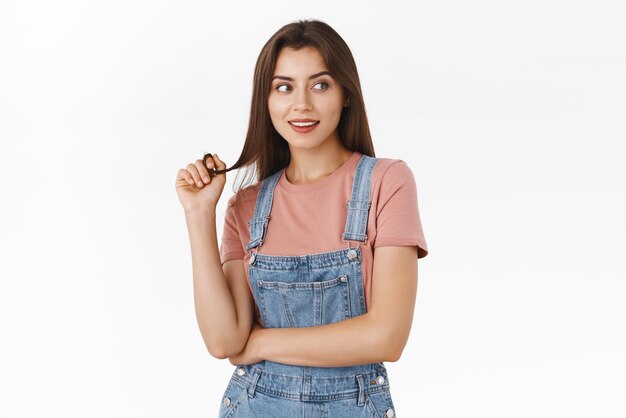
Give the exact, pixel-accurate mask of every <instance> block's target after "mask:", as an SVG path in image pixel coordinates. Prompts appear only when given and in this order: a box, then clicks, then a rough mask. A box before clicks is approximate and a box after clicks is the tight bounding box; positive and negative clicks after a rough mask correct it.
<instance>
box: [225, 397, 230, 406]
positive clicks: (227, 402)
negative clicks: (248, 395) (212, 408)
mask: <svg viewBox="0 0 626 418" xmlns="http://www.w3.org/2000/svg"><path fill="white" fill-rule="evenodd" d="M224 406H230V399H229V398H224Z"/></svg>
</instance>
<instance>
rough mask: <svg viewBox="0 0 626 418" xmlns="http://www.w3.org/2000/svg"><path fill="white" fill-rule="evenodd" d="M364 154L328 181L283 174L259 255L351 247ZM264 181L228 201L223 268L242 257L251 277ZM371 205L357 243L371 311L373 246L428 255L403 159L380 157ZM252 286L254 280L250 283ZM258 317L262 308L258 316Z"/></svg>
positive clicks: (355, 155) (356, 154) (413, 188)
mask: <svg viewBox="0 0 626 418" xmlns="http://www.w3.org/2000/svg"><path fill="white" fill-rule="evenodd" d="M361 155H362V154H361V153H360V152H358V151H355V152H353V154H352V156H351V157H350V158H349V159H348V160H347V161H345V162H344V163H343V164H342V165H341V166H340V167H339V168H337V169H336V170H335V171H333V172H332V173H331V174H329V175H328V176H326V177H323V178H321V179H319V180H316V181H314V182H311V183H307V184H292V183H290V182H289V181H288V180H287V178H286V177H285V172H284V171H283V173H282V175H281V177H280V179H279V180H278V184H277V185H276V188H275V190H274V201H273V203H272V209H271V212H270V220H269V223H268V225H267V231H266V233H265V239H264V241H263V244H262V245H261V246H259V247H257V248H258V253H259V254H266V255H288V256H294V255H296V256H299V255H305V254H316V253H321V252H329V251H336V250H341V249H344V248H347V246H348V243H347V242H345V241H343V240H342V239H341V234H342V233H343V232H344V229H345V226H346V219H347V215H348V208H347V206H346V202H347V201H348V200H349V199H350V196H351V193H352V181H353V179H354V173H355V170H356V166H357V164H358V162H359V159H360V158H361ZM259 188H260V183H258V182H257V183H256V184H254V185H252V186H249V187H247V188H245V189H242V190H239V191H238V192H237V193H236V194H234V195H233V196H232V197H231V198H230V199H229V200H228V203H227V206H226V214H225V219H224V232H223V234H222V242H221V245H220V257H221V261H222V264H224V263H225V262H226V261H228V260H232V259H243V260H244V266H245V271H246V277H248V265H249V264H248V259H249V257H250V255H249V254H247V253H246V251H245V246H246V244H247V243H248V242H249V241H250V231H249V229H248V221H249V220H250V219H251V218H252V215H253V213H254V207H255V204H256V198H257V195H258V193H259ZM370 198H371V202H372V203H371V206H370V211H369V217H368V222H367V233H366V235H367V240H366V241H365V242H364V243H359V242H358V241H350V246H352V247H356V246H357V244H358V245H359V246H360V247H361V251H362V272H363V285H364V287H365V289H364V290H365V301H366V306H367V310H368V311H369V308H370V299H371V289H372V286H371V283H372V268H373V261H374V248H376V247H382V246H386V245H410V246H417V247H418V248H417V257H418V258H422V257H425V256H426V254H428V248H427V246H426V240H425V239H424V232H423V230H422V224H421V220H420V214H419V209H418V203H417V189H416V185H415V179H414V177H413V172H412V171H411V169H410V168H409V166H408V165H407V164H406V163H405V162H404V161H402V160H399V159H391V158H380V157H379V161H378V162H377V163H376V165H375V166H374V169H373V170H372V177H371V191H370ZM248 286H250V281H249V280H248ZM256 315H257V318H259V316H258V308H257V312H256Z"/></svg>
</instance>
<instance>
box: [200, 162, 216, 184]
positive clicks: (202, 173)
mask: <svg viewBox="0 0 626 418" xmlns="http://www.w3.org/2000/svg"><path fill="white" fill-rule="evenodd" d="M206 164H207V165H206V166H205V165H204V162H203V161H202V160H196V167H197V168H198V173H200V176H202V181H204V183H205V184H209V183H210V182H211V178H210V176H209V171H208V170H207V167H209V168H212V167H213V161H211V159H210V158H207V161H206Z"/></svg>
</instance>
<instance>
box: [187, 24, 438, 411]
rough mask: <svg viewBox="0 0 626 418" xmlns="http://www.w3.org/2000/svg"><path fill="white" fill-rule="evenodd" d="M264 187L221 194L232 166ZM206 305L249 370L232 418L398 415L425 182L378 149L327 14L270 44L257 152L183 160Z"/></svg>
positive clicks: (254, 142)
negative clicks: (222, 203) (228, 158)
mask: <svg viewBox="0 0 626 418" xmlns="http://www.w3.org/2000/svg"><path fill="white" fill-rule="evenodd" d="M253 165H254V167H255V171H256V177H257V179H256V182H254V183H253V184H252V185H249V186H247V187H242V188H240V189H239V190H238V191H236V193H235V194H234V195H233V196H232V197H231V198H230V199H229V200H228V203H227V209H226V217H225V222H224V232H223V234H222V243H221V247H220V248H219V249H218V244H217V236H216V215H215V209H216V205H217V202H218V200H219V198H220V196H221V194H222V190H223V188H224V184H225V182H226V175H225V173H226V172H227V171H230V170H233V169H236V168H240V167H246V166H253ZM176 190H177V193H178V196H179V199H180V201H181V204H182V205H183V207H184V209H185V216H186V221H187V227H188V231H189V237H190V242H191V251H192V267H193V280H194V296H195V307H196V315H197V320H198V324H199V327H200V330H201V333H202V337H203V339H204V342H205V344H206V346H207V348H208V350H209V352H210V353H211V354H212V355H213V356H214V357H217V358H220V359H224V358H229V359H230V362H231V363H232V364H233V365H234V366H236V367H235V370H234V371H233V374H232V376H231V378H230V381H229V383H228V386H227V388H226V390H225V392H224V395H223V397H222V403H221V407H220V411H219V416H220V417H221V418H224V417H242V418H243V417H300V416H303V417H304V416H306V417H376V418H381V417H387V418H391V417H393V416H394V414H395V409H394V404H393V401H392V398H391V392H390V383H389V377H388V374H387V370H386V367H385V365H384V362H385V361H397V360H398V359H399V358H400V355H401V353H402V350H403V348H404V346H405V344H406V342H407V339H408V336H409V331H410V328H411V322H412V318H413V309H414V306H415V297H416V291H417V259H418V258H422V257H424V256H426V254H427V253H428V250H427V247H426V242H425V239H424V234H423V231H422V226H421V223H420V216H419V211H418V205H417V192H416V184H415V180H414V177H413V174H412V171H411V170H410V169H409V167H408V166H407V164H406V163H405V162H404V161H402V160H400V159H391V158H376V157H374V147H373V145H372V140H371V137H370V131H369V127H368V123H367V118H366V113H365V105H364V103H363V96H362V93H361V86H360V82H359V77H358V73H357V69H356V64H355V62H354V59H353V57H352V54H351V52H350V50H349V48H348V46H347V45H346V43H345V42H344V40H343V39H342V38H341V37H340V36H339V35H338V34H337V32H335V31H334V30H333V29H332V28H331V27H330V26H328V25H327V24H326V23H324V22H321V21H317V20H307V21H297V22H294V23H290V24H288V25H286V26H284V27H282V28H281V29H280V30H279V31H278V32H277V33H275V34H274V35H273V36H272V37H271V38H270V39H269V41H268V42H267V43H266V44H265V46H264V47H263V49H262V51H261V54H260V56H259V58H258V61H257V64H256V68H255V72H254V87H253V95H252V107H251V112H250V122H249V127H248V133H247V137H246V141H245V144H244V146H243V151H242V153H241V155H240V157H239V160H238V161H237V162H236V163H235V164H234V165H233V166H232V167H230V168H226V164H225V163H224V162H223V161H222V160H221V159H220V157H219V156H218V155H217V154H213V155H211V154H205V156H204V158H202V159H198V160H196V161H195V162H194V163H190V164H188V165H187V166H186V168H185V169H180V170H179V171H178V174H177V179H176Z"/></svg>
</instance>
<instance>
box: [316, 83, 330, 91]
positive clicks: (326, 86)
mask: <svg viewBox="0 0 626 418" xmlns="http://www.w3.org/2000/svg"><path fill="white" fill-rule="evenodd" d="M318 84H323V85H324V86H325V87H324V88H323V89H316V90H326V89H327V88H328V83H326V82H324V81H320V82H319V83H315V85H316V86H317V85H318Z"/></svg>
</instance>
